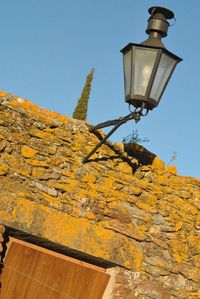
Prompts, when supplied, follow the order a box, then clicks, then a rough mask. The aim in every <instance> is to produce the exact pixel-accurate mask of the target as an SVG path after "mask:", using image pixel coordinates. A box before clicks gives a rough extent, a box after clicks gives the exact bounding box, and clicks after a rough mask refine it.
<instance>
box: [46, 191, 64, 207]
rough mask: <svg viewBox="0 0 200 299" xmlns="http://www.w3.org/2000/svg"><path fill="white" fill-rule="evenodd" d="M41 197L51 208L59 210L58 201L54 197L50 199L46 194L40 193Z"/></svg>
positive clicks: (59, 204)
mask: <svg viewBox="0 0 200 299" xmlns="http://www.w3.org/2000/svg"><path fill="white" fill-rule="evenodd" d="M42 196H43V197H44V199H45V200H46V201H47V202H48V203H49V204H50V206H51V207H56V208H59V207H60V206H61V203H60V201H59V200H58V199H55V197H52V196H50V195H48V194H46V193H42Z"/></svg>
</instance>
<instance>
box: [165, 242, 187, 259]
mask: <svg viewBox="0 0 200 299" xmlns="http://www.w3.org/2000/svg"><path fill="white" fill-rule="evenodd" d="M170 245H171V249H172V254H173V256H174V258H175V260H176V262H177V263H182V262H184V261H186V260H187V259H188V256H189V248H188V246H187V244H186V243H183V242H181V241H179V240H171V241H170Z"/></svg>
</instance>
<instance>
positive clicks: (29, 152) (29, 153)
mask: <svg viewBox="0 0 200 299" xmlns="http://www.w3.org/2000/svg"><path fill="white" fill-rule="evenodd" d="M37 153H38V151H37V150H35V149H33V148H31V147H29V146H27V145H24V146H22V148H21V154H22V156H23V157H24V158H33V157H34V156H35V155H36V154H37Z"/></svg>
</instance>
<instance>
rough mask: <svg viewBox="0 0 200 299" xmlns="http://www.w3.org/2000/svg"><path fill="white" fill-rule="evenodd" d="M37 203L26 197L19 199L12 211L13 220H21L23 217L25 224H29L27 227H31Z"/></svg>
mask: <svg viewBox="0 0 200 299" xmlns="http://www.w3.org/2000/svg"><path fill="white" fill-rule="evenodd" d="M35 208H36V206H35V203H33V202H31V201H29V200H26V199H22V198H21V199H18V200H17V201H16V203H15V206H14V208H13V211H12V217H13V221H14V222H15V221H17V222H18V221H19V219H23V223H24V225H27V227H30V225H31V224H32V222H33V221H34V220H33V217H34V213H33V212H34V211H35Z"/></svg>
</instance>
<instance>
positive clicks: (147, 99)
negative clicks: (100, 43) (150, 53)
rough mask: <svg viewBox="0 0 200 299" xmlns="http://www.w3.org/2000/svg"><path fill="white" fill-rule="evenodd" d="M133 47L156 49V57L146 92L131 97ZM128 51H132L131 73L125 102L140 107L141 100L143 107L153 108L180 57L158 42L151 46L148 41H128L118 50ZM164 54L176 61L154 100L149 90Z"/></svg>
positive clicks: (180, 59) (132, 60)
mask: <svg viewBox="0 0 200 299" xmlns="http://www.w3.org/2000/svg"><path fill="white" fill-rule="evenodd" d="M133 48H136V49H141V48H144V49H150V50H151V49H152V50H155V51H157V53H156V59H155V62H154V65H153V69H152V72H151V75H150V79H149V82H148V86H147V89H146V92H145V95H143V96H142V95H134V98H132V97H131V89H132V85H133V84H134V82H132V81H133V77H134V75H133V71H134V66H135V64H134V62H135V61H134V57H133V55H134V54H133ZM129 51H132V53H131V55H132V57H131V70H130V73H131V79H130V80H131V83H130V94H129V95H125V99H126V102H128V103H129V104H132V105H134V106H135V107H140V106H141V104H142V102H144V103H145V108H147V109H149V110H152V109H153V108H155V107H156V106H158V104H159V102H160V100H161V97H162V95H163V93H164V91H165V88H166V86H167V84H168V82H169V80H170V78H171V76H172V74H173V72H174V69H175V68H176V65H177V63H179V62H180V61H182V58H180V57H178V56H177V55H175V54H173V53H172V52H170V51H168V50H167V49H166V48H164V47H162V46H161V45H160V43H159V46H155V45H154V46H153V45H151V43H150V45H148V42H147V41H146V42H144V43H141V44H136V43H129V44H128V45H126V46H125V47H124V48H123V49H122V50H121V51H120V52H122V53H123V55H125V54H126V53H128V52H129ZM163 53H164V54H166V55H167V56H168V57H170V58H172V59H174V60H176V63H174V66H173V67H172V69H171V73H170V75H169V76H168V78H167V80H166V82H165V84H164V86H163V88H162V91H161V93H160V96H159V99H158V101H155V100H154V99H152V98H151V97H150V94H151V91H152V88H153V84H154V80H155V78H156V74H157V71H158V67H159V64H160V61H161V57H162V54H163ZM124 78H125V67H124ZM124 89H126V86H125V80H124Z"/></svg>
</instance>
